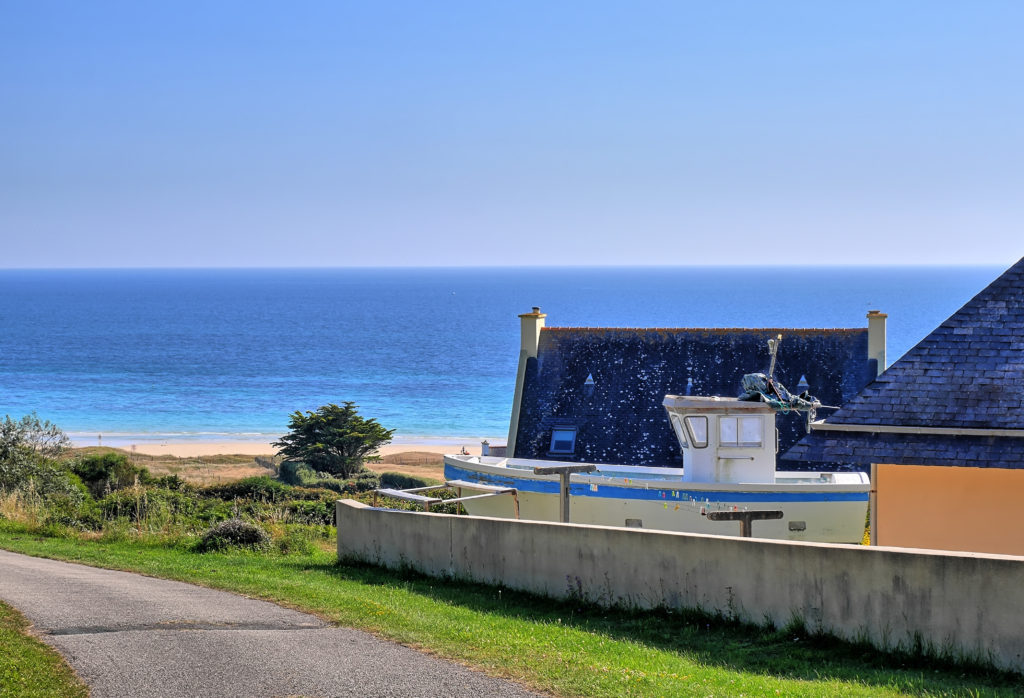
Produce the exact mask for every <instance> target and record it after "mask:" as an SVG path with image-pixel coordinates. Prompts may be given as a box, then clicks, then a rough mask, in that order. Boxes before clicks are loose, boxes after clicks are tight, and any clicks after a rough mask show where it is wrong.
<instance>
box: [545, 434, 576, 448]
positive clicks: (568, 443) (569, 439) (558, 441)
mask: <svg viewBox="0 0 1024 698" xmlns="http://www.w3.org/2000/svg"><path fill="white" fill-rule="evenodd" d="M575 450H576V429H574V428H573V429H552V430H551V449H550V452H551V453H572V452H573V451H575Z"/></svg>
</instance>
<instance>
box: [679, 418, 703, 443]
mask: <svg viewBox="0 0 1024 698" xmlns="http://www.w3.org/2000/svg"><path fill="white" fill-rule="evenodd" d="M684 421H685V422H686V433H687V434H688V435H689V436H690V443H691V444H693V447H694V448H707V445H708V418H707V417H705V416H703V415H690V416H688V417H686V419H685V420H684Z"/></svg>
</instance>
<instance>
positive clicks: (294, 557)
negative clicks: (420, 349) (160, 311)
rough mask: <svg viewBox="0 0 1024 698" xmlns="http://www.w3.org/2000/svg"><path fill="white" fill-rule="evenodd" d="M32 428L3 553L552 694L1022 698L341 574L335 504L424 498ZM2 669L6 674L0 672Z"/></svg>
mask: <svg viewBox="0 0 1024 698" xmlns="http://www.w3.org/2000/svg"><path fill="white" fill-rule="evenodd" d="M29 426H30V427H32V428H29V429H28V430H27V431H25V432H24V433H23V434H22V437H19V438H18V439H13V440H11V443H12V444H13V446H11V447H10V448H8V450H7V451H6V452H5V453H6V454H7V455H6V456H5V458H4V460H3V461H2V462H0V477H2V478H3V479H2V480H0V547H3V548H6V549H9V550H13V551H18V552H24V553H28V554H32V555H41V556H46V557H52V558H57V559H64V560H73V561H78V562H84V563H87V564H91V565H97V566H102V567H110V568H116V569H124V570H133V571H137V572H142V573H145V574H150V575H155V576H160V577H166V578H170V579H178V580H182V581H188V582H193V583H197V584H202V585H206V586H210V587H215V588H221V589H226V590H231V591H236V592H240V593H244V594H247V595H251V596H256V597H260V598H264V599H268V600H271V601H276V602H279V603H283V604H286V605H288V606H291V607H295V608H300V609H303V610H306V611H309V612H311V613H315V614H317V615H319V616H321V617H324V618H326V619H328V620H330V621H332V622H336V623H339V624H343V625H346V626H351V627H356V628H361V629H364V630H367V631H370V632H373V633H375V634H377V635H379V636H381V637H385V638H388V639H391V640H395V641H397V642H402V643H405V644H408V645H412V646H416V647H421V648H424V649H427V650H429V651H431V652H433V653H435V654H437V655H438V656H442V657H447V658H450V659H454V660H457V661H461V662H465V663H469V664H472V665H474V666H477V667H480V668H482V669H484V670H486V671H488V672H490V673H493V674H496V675H500V676H506V677H509V678H512V679H515V680H517V681H521V682H523V683H525V684H527V685H530V686H533V687H536V688H538V689H541V690H546V691H550V692H553V693H556V694H562V695H586V696H619V695H637V696H644V695H649V696H661V695H737V694H740V693H746V694H748V695H777V694H778V695H815V696H819V695H837V696H838V695H844V696H845V695H908V694H909V695H980V694H985V695H988V694H993V695H1000V694H1004V695H1013V694H1019V693H1021V692H1024V678H1022V677H1021V676H1019V675H1016V674H1008V673H1004V672H998V671H994V670H992V669H990V668H986V667H980V666H976V665H971V664H967V663H959V662H958V661H957V658H955V657H954V658H948V657H947V658H938V659H937V658H934V657H931V658H929V657H924V656H922V655H921V654H920V653H917V654H913V653H908V654H905V655H901V654H891V653H889V654H887V653H882V652H879V651H877V650H874V649H872V648H870V647H868V646H866V645H859V644H851V643H845V642H839V641H837V640H835V639H833V638H829V637H827V636H819V635H814V634H810V633H808V632H807V631H806V630H805V629H803V628H802V627H800V626H799V625H798V624H794V625H792V626H791V627H786V628H773V627H759V626H751V625H744V624H741V623H738V622H736V621H734V620H730V619H728V618H724V617H720V616H711V615H704V614H700V613H678V612H669V611H668V610H662V611H655V612H639V611H633V610H630V609H611V610H608V609H599V608H596V607H593V606H590V605H588V604H585V603H582V602H581V601H580V600H579V599H570V600H569V601H554V600H551V599H545V598H540V597H536V596H531V595H529V594H524V593H520V592H516V591H513V590H509V589H502V588H498V587H492V586H485V585H479V584H470V583H464V582H462V581H460V580H453V579H446V580H438V579H432V578H428V577H424V576H421V575H418V574H415V573H412V572H410V571H401V570H400V571H389V570H384V569H380V568H376V567H371V566H367V565H363V564H357V563H352V562H347V561H342V562H339V561H338V560H337V559H336V553H335V550H336V538H335V536H336V535H337V533H336V530H335V528H334V527H333V525H332V519H333V511H334V502H335V501H336V500H337V499H338V497H339V496H341V495H344V496H346V497H353V498H358V499H362V500H363V501H367V500H368V499H369V497H370V496H372V495H371V492H370V490H371V489H372V488H373V487H375V486H377V485H378V484H383V485H388V486H392V487H410V486H415V485H419V484H422V483H423V481H422V480H417V479H416V478H415V477H414V476H412V475H409V474H405V473H387V472H384V473H367V472H362V471H357V472H355V473H354V474H353V476H352V477H349V478H342V477H339V476H338V475H335V474H332V473H329V472H326V471H323V470H319V469H317V468H315V467H313V466H311V465H309V464H307V463H303V462H296V461H291V462H288V461H286V462H279V461H277V460H273V461H266V472H267V473H268V474H267V475H263V476H259V477H247V478H242V479H239V480H237V481H234V482H218V483H215V484H206V485H201V484H195V483H192V482H189V481H187V480H185V479H184V478H182V477H180V476H179V475H177V474H175V473H170V474H157V473H154V472H151V471H150V470H149V468H148V467H147V465H146V463H151V462H152V461H147V460H145V459H136V458H134V457H132V455H131V454H128V453H124V452H117V451H113V450H111V449H107V450H102V449H88V450H86V451H84V452H68V451H66V450H65V448H64V447H63V446H60V447H57V448H47V447H42V446H40V445H39V444H40V442H39V441H38V440H36V439H34V437H32V433H33V429H34V422H33V423H30V424H29ZM39 426H40V427H41V428H43V429H44V430H45V427H44V423H42V422H39ZM51 426H52V425H51ZM15 431H16V430H15ZM12 433H13V432H12ZM47 443H56V444H61V443H62V442H61V440H60V439H59V438H58V439H57V440H56V441H47ZM389 467H390V466H389ZM275 469H276V470H275ZM272 475H273V476H272ZM5 618H8V619H9V618H14V620H8V621H5V622H7V623H8V625H7V626H5V627H6V628H7V630H6V631H5V632H8V633H12V632H13V633H14V634H15V635H17V636H18V637H19V638H23V639H21V640H18V641H19V642H29V643H31V642H34V641H33V640H32V639H31V638H28V637H26V636H25V635H24V632H22V630H23V626H19V625H18V624H17V623H18V621H17V617H16V616H10V615H8V616H5ZM12 623H13V625H12ZM19 628H22V630H19ZM4 642H5V647H6V640H4ZM8 666H9V665H8V664H3V663H2V661H0V672H3V671H8V669H7V667H8ZM19 671H20V670H19ZM69 681H70V680H69ZM69 686H71V688H70V689H69V690H74V682H73V681H71V682H70V683H69ZM71 695H74V694H73V693H71Z"/></svg>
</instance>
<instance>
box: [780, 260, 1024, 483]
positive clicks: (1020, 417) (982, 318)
mask: <svg viewBox="0 0 1024 698" xmlns="http://www.w3.org/2000/svg"><path fill="white" fill-rule="evenodd" d="M826 421H828V422H829V423H833V424H855V425H862V426H868V427H870V426H873V425H889V426H908V427H945V428H965V429H1024V259H1022V260H1020V261H1019V262H1017V263H1016V264H1015V265H1014V266H1012V267H1010V269H1008V270H1007V271H1006V272H1005V273H1004V274H1003V275H1002V276H1000V277H999V278H998V279H996V280H995V281H993V282H992V283H991V284H990V285H989V286H988V287H987V288H986V289H985V290H983V291H982V292H981V293H979V294H978V295H977V296H975V297H974V298H973V299H971V300H970V301H969V302H968V303H967V304H966V305H964V307H962V308H961V309H960V310H958V311H957V312H956V313H954V314H953V315H952V316H951V317H950V318H949V319H948V320H946V321H945V322H943V323H942V324H941V325H939V327H938V328H936V329H935V331H934V332H932V333H931V334H930V335H928V336H927V337H925V338H924V339H923V340H922V341H921V342H920V343H919V344H918V345H917V346H915V347H914V348H913V349H911V350H910V351H909V352H907V353H906V354H905V355H904V356H903V358H901V359H900V360H899V361H897V362H896V363H894V364H893V365H892V366H890V367H889V369H888V370H887V371H886V372H885V373H883V374H882V375H881V376H879V377H878V379H877V380H875V381H874V382H873V383H872V384H871V385H869V386H868V387H867V388H865V390H864V391H863V392H862V393H861V394H860V395H858V396H857V397H855V398H854V399H853V400H851V401H850V402H849V404H847V405H845V406H844V407H843V409H841V410H839V411H838V412H836V413H835V414H834V415H832V416H831V417H829V418H828V419H827V420H826ZM786 457H787V458H788V459H797V460H821V459H823V458H824V459H827V460H844V461H846V462H850V463H861V464H863V463H894V464H912V463H913V464H925V465H971V466H982V467H984V466H988V465H999V464H1000V463H1001V464H1002V465H1003V467H1018V468H1019V467H1024V439H1020V438H1006V437H976V436H975V437H961V436H958V437H948V436H939V435H909V434H886V435H882V434H878V435H873V434H871V433H870V432H868V433H865V432H834V431H816V432H814V433H813V434H811V435H810V436H808V437H806V438H805V439H804V440H803V441H801V443H800V444H798V445H797V446H796V447H794V448H793V449H791V450H790V452H789V453H787V455H786Z"/></svg>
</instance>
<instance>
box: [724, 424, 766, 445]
mask: <svg viewBox="0 0 1024 698" xmlns="http://www.w3.org/2000/svg"><path fill="white" fill-rule="evenodd" d="M761 419H762V418H761V417H719V419H718V444H719V446H732V447H734V448H756V447H759V446H760V445H761V443H762V433H761V426H762V424H761Z"/></svg>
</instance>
